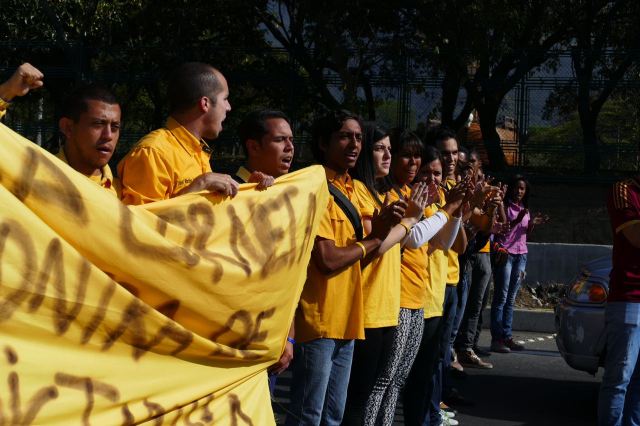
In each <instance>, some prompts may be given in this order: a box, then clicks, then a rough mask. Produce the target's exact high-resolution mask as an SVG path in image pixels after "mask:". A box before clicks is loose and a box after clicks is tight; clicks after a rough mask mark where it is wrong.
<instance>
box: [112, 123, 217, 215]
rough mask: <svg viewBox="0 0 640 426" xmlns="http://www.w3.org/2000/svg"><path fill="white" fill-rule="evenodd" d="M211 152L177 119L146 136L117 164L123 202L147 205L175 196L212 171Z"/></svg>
mask: <svg viewBox="0 0 640 426" xmlns="http://www.w3.org/2000/svg"><path fill="white" fill-rule="evenodd" d="M210 152H211V150H210V149H209V146H208V145H207V144H206V143H205V142H204V141H202V140H199V139H198V138H196V137H195V136H194V135H193V134H191V133H190V132H189V131H188V130H187V129H185V128H184V127H183V126H181V125H180V123H178V122H177V121H176V120H175V119H173V118H171V117H169V119H168V120H167V123H166V125H165V127H163V128H162V129H158V130H154V131H153V132H151V133H149V134H148V135H146V136H145V137H143V138H142V139H141V140H140V141H139V142H138V143H137V144H136V146H135V147H133V149H132V150H131V151H130V152H129V153H128V154H127V155H126V156H125V157H124V158H123V159H122V161H120V164H118V175H119V176H120V180H121V183H122V196H121V197H122V202H123V203H125V204H145V203H151V202H153V201H159V200H165V199H167V198H173V197H175V196H176V195H177V194H178V193H179V192H180V191H181V190H183V189H184V188H186V187H187V186H189V184H191V182H193V180H194V179H195V178H197V177H198V176H200V175H202V174H204V173H208V172H211V165H210V164H209V157H210V155H211V154H210Z"/></svg>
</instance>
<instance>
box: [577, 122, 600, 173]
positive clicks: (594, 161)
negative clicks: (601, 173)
mask: <svg viewBox="0 0 640 426" xmlns="http://www.w3.org/2000/svg"><path fill="white" fill-rule="evenodd" d="M596 124H597V116H596V115H594V114H591V113H589V112H587V113H584V114H583V113H582V111H581V112H580V125H581V126H582V144H583V145H582V146H583V147H584V171H585V173H586V174H589V175H595V174H597V173H598V170H600V154H599V153H598V134H597V132H596Z"/></svg>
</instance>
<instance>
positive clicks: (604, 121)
mask: <svg viewBox="0 0 640 426" xmlns="http://www.w3.org/2000/svg"><path fill="white" fill-rule="evenodd" d="M0 46H2V47H4V48H9V47H10V48H11V49H14V50H15V49H24V50H25V51H27V52H28V51H29V50H30V49H31V50H33V49H38V50H39V51H42V50H44V51H48V53H49V55H48V56H49V57H53V56H55V53H56V52H55V51H56V50H59V49H60V48H59V47H58V46H57V45H55V44H48V43H37V44H34V43H31V42H2V43H0ZM87 49H90V48H87V47H80V46H75V47H74V52H75V53H74V54H75V55H78V56H79V57H80V59H78V60H76V61H73V63H72V64H70V65H69V66H65V65H60V63H35V64H34V65H36V66H38V67H39V68H41V69H42V71H43V72H44V73H45V75H46V87H45V88H44V89H43V90H40V91H38V92H34V93H32V94H30V95H29V96H27V97H26V98H24V99H19V100H17V101H16V102H15V105H14V106H13V107H12V108H11V110H10V112H9V114H7V117H6V119H5V122H6V124H8V125H9V126H10V127H12V128H13V129H15V130H16V131H18V132H19V133H21V134H23V135H24V136H26V137H28V138H29V139H31V140H33V141H34V142H36V143H38V144H40V145H43V146H48V147H49V148H52V149H55V145H56V142H55V137H56V134H57V130H56V129H57V123H56V120H57V108H58V106H59V105H60V103H61V100H62V97H63V96H64V95H65V93H66V92H67V91H68V90H69V89H70V88H71V87H72V86H73V85H74V84H75V83H77V82H78V81H81V80H93V81H103V82H106V83H107V84H109V85H113V86H114V88H115V91H116V93H117V94H118V95H119V96H121V97H122V98H124V100H123V101H122V106H123V129H122V133H121V137H120V142H119V146H118V150H117V152H116V154H115V156H114V159H113V162H114V163H115V162H117V161H118V160H119V159H120V158H121V157H122V156H123V155H124V154H125V153H126V152H127V151H128V150H129V149H130V147H131V146H132V145H133V144H134V143H135V141H136V140H138V139H139V138H140V137H141V136H142V135H144V134H145V133H146V132H148V131H149V130H151V129H152V128H154V127H157V126H159V125H161V124H162V122H161V120H162V119H163V117H165V116H166V106H165V105H163V99H164V98H163V95H162V91H163V84H164V83H163V81H164V74H163V72H158V71H156V70H147V72H144V73H141V74H136V75H132V74H131V73H130V72H128V71H129V70H128V69H127V66H126V65H120V66H119V67H115V66H114V65H112V64H111V65H110V64H108V65H107V66H104V65H96V64H94V66H93V67H92V68H91V69H79V68H78V67H79V66H80V65H78V64H81V63H82V62H83V61H82V60H81V58H82V57H85V56H90V55H89V54H88V53H87V52H86V50H87ZM217 49H218V50H215V49H214V50H212V51H211V52H209V53H207V52H205V53H202V52H200V55H199V58H200V59H201V60H205V61H206V60H207V59H209V62H211V63H217V61H216V60H215V58H217V57H220V51H219V48H217ZM225 49H226V54H225V57H229V58H235V57H236V56H237V57H242V59H241V60H238V61H237V63H235V64H234V65H233V66H232V67H230V69H229V70H228V71H227V70H226V69H225V68H224V67H223V70H224V72H225V74H226V75H227V76H228V78H229V81H230V89H231V98H230V99H231V103H232V106H233V110H232V112H231V113H230V114H229V117H228V119H227V121H226V122H225V125H224V127H225V131H223V133H222V134H221V137H220V139H219V140H217V141H216V142H215V150H214V151H215V155H214V160H213V161H214V168H216V169H218V170H231V169H233V168H234V167H235V166H236V164H238V163H239V162H240V161H242V158H241V157H242V150H241V149H240V147H239V143H238V141H237V137H236V135H235V131H234V129H235V127H236V125H237V124H238V122H239V120H240V119H241V117H242V116H243V114H245V113H246V112H248V111H249V110H251V109H254V108H257V107H270V108H277V109H282V110H284V111H285V112H286V113H287V114H289V115H290V117H291V118H292V122H293V125H294V126H293V127H294V133H295V136H296V150H297V151H296V164H297V166H302V165H305V164H308V163H309V162H311V161H312V158H311V154H310V149H309V146H308V141H309V131H308V130H309V123H310V121H311V119H312V117H313V113H314V112H316V111H317V105H315V104H313V102H314V101H310V99H312V98H311V97H310V87H311V86H312V85H311V82H310V81H309V80H308V79H307V78H306V77H304V76H301V75H299V74H295V73H294V72H293V71H292V69H293V68H295V63H294V61H293V60H292V58H290V57H289V56H288V54H287V52H286V51H284V50H282V49H272V50H267V51H265V50H261V51H260V52H253V51H250V50H247V49H236V48H233V47H228V48H225ZM190 51H191V50H189V49H185V51H184V52H181V53H180V54H177V55H178V56H177V60H175V62H176V63H177V62H180V59H185V60H186V59H187V58H190V57H192V56H190V55H189V52H190ZM66 54H67V57H68V52H67V53H66ZM208 55H209V56H208ZM24 57H25V58H28V57H29V56H28V55H24ZM247 57H252V58H256V57H257V58H261V60H262V61H263V62H269V63H270V64H272V65H273V64H278V65H279V66H281V68H279V71H275V72H274V69H278V68H277V67H271V68H270V70H269V71H268V72H266V71H263V69H260V68H259V67H258V68H256V67H252V66H244V65H243V63H244V62H243V61H245V62H247V61H246V58H247ZM265 58H266V59H265ZM16 65H17V64H7V63H5V64H2V66H0V77H1V78H3V79H5V78H8V76H9V75H10V74H11V72H12V71H13V68H14V67H15V66H16ZM116 68H118V69H116ZM370 81H371V86H372V93H373V96H374V98H375V114H376V120H377V121H378V122H379V123H380V124H382V125H383V126H385V127H395V126H404V127H409V128H414V129H415V128H416V127H419V126H427V125H429V124H430V123H431V124H432V123H437V121H438V113H439V109H440V108H441V96H442V90H441V79H440V78H439V77H438V76H426V77H420V78H410V77H407V76H406V75H405V76H398V77H397V78H390V77H389V76H388V75H387V76H382V75H381V76H374V78H371V80H370ZM327 84H328V87H329V90H330V91H331V92H332V93H334V94H339V93H340V91H341V90H342V82H341V81H340V80H339V79H338V78H336V77H335V76H329V75H327ZM575 88H576V82H575V79H574V76H573V71H572V67H571V60H570V57H569V55H568V53H565V54H561V55H559V57H558V60H557V63H556V66H555V68H554V69H553V70H547V69H540V70H536V71H534V72H531V73H529V74H528V75H527V76H526V77H525V78H524V79H523V80H522V81H520V82H519V84H518V85H516V87H515V88H514V89H513V90H511V91H510V92H509V93H508V94H507V95H506V96H505V98H504V100H503V102H502V105H501V108H500V112H499V116H498V120H497V123H496V128H497V130H498V134H499V135H500V138H501V140H502V148H503V151H504V153H505V157H506V159H507V163H508V164H509V165H512V166H515V167H519V168H526V169H530V170H534V171H537V170H539V171H542V172H543V173H567V174H572V173H573V174H579V173H582V172H583V171H584V163H585V161H584V160H585V159H584V157H585V152H587V151H586V150H585V148H584V145H583V143H582V139H581V130H580V129H581V127H580V122H579V118H578V115H577V113H575V112H573V113H572V112H570V111H569V112H567V111H566V105H565V104H566V103H565V104H562V102H556V104H558V105H556V104H554V99H555V100H556V101H557V99H558V98H561V96H562V93H563V91H565V92H566V91H571V90H573V91H574V92H575ZM639 88H640V80H633V79H629V78H628V79H625V80H623V81H622V82H621V83H620V84H619V87H618V90H617V91H616V92H615V96H614V97H612V101H611V102H608V103H607V105H609V104H611V106H610V107H607V108H608V109H607V108H603V115H601V117H600V124H601V125H600V129H599V130H600V135H601V140H600V143H599V144H598V146H596V147H593V148H590V149H591V150H595V151H596V152H597V153H598V155H599V158H600V169H601V171H605V172H607V171H611V172H620V171H636V170H638V165H639V163H640V161H639V160H640V158H639V157H640V151H639V149H638V141H639V139H638V136H640V118H639V112H640V106H636V105H637V102H633V101H634V100H635V98H634V97H633V96H629V93H637V92H638V91H639V90H640V89H639ZM359 96H363V94H362V93H361V92H359ZM337 97H338V98H339V96H337ZM625 97H626V98H631V99H628V100H627V102H625ZM459 98H460V99H459V103H460V107H461V105H462V103H463V102H464V99H465V94H464V92H463V91H462V92H461V93H460V97H459ZM560 100H562V99H560ZM563 108H564V110H563ZM468 125H469V129H468V131H467V132H464V134H465V135H466V136H465V137H466V138H470V139H473V138H475V142H476V143H479V144H481V143H482V134H481V132H480V131H479V125H478V123H477V116H476V117H475V120H470V121H469V123H468ZM474 126H475V127H474ZM469 142H470V143H471V144H473V142H474V141H473V140H470V141H469Z"/></svg>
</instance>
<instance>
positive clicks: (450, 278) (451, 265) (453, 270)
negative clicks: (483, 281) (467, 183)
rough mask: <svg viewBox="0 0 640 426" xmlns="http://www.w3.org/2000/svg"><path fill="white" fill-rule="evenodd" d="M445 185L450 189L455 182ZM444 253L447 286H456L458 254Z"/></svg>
mask: <svg viewBox="0 0 640 426" xmlns="http://www.w3.org/2000/svg"><path fill="white" fill-rule="evenodd" d="M446 185H447V189H451V188H453V187H454V186H455V185H456V182H455V181H454V180H451V179H447V182H446ZM444 253H445V255H446V256H447V259H448V267H447V284H452V285H454V286H457V285H458V281H460V262H459V261H458V253H456V252H455V251H453V250H445V252H444Z"/></svg>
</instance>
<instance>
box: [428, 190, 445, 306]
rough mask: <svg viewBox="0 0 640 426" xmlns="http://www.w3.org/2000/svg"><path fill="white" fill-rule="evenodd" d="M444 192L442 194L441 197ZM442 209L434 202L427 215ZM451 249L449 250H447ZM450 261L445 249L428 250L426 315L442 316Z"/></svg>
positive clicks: (429, 215)
mask: <svg viewBox="0 0 640 426" xmlns="http://www.w3.org/2000/svg"><path fill="white" fill-rule="evenodd" d="M443 196H444V194H440V197H441V198H440V199H444V198H442V197H443ZM439 209H440V205H438V204H435V203H434V204H432V205H430V206H428V207H427V208H426V209H425V216H426V217H431V216H433V215H434V214H436V212H437V211H438V210H439ZM447 251H449V250H447ZM448 269H449V262H448V258H447V254H446V252H445V251H443V250H440V249H435V248H433V247H429V249H428V250H427V272H428V284H427V286H426V289H425V293H426V296H425V302H424V317H425V318H432V317H438V316H442V305H443V303H444V294H445V289H446V287H447V272H448Z"/></svg>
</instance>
